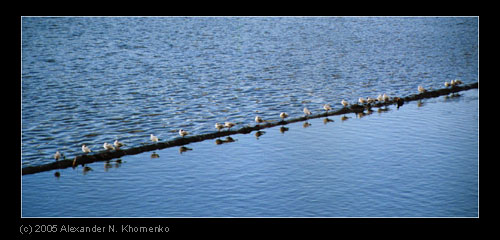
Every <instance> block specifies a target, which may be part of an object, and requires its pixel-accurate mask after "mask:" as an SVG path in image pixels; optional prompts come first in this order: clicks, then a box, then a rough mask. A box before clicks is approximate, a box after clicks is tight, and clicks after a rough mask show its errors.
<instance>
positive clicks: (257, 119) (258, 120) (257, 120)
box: [255, 116, 264, 123]
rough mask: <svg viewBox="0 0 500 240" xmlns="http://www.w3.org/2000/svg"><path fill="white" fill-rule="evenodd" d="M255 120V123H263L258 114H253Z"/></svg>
mask: <svg viewBox="0 0 500 240" xmlns="http://www.w3.org/2000/svg"><path fill="white" fill-rule="evenodd" d="M255 122H257V123H263V122H264V120H262V118H261V117H259V116H255Z"/></svg>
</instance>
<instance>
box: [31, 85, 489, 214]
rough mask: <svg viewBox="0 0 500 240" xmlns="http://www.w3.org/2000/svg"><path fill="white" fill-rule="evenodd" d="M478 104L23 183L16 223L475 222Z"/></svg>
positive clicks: (376, 114) (131, 159)
mask: <svg viewBox="0 0 500 240" xmlns="http://www.w3.org/2000/svg"><path fill="white" fill-rule="evenodd" d="M478 101H479V98H478V90H477V89H473V90H469V91H465V92H461V93H460V95H454V96H447V97H439V98H433V99H427V100H424V101H421V102H410V103H406V104H405V105H403V106H402V107H401V108H400V109H396V108H395V106H391V107H389V108H387V109H380V110H379V109H376V108H374V109H373V112H371V113H368V112H365V113H366V115H364V116H356V115H355V114H348V115H346V116H345V117H348V118H347V119H346V120H343V118H342V117H343V116H335V117H330V118H329V119H331V120H333V122H326V124H325V123H324V119H312V120H309V121H308V123H310V124H311V125H310V126H308V127H304V122H299V123H294V124H289V125H286V128H288V130H287V131H283V133H282V131H280V128H279V127H275V128H269V129H265V130H264V131H262V132H261V133H262V135H260V136H258V135H256V132H252V133H250V134H237V135H233V136H231V137H232V138H233V140H234V141H233V142H226V143H223V144H220V145H217V144H216V143H215V141H214V140H207V141H204V142H198V143H193V144H189V145H187V146H186V147H187V148H189V149H192V150H189V151H186V152H181V151H179V150H180V149H179V148H177V147H175V148H167V149H163V150H160V151H156V152H146V153H142V154H138V155H131V156H125V157H123V158H121V159H119V160H118V159H115V160H112V161H110V162H106V163H105V162H98V163H93V164H89V165H88V166H87V167H90V168H91V169H92V170H89V171H86V170H84V168H83V167H82V166H78V167H77V168H75V169H71V168H68V169H64V170H58V171H59V172H60V177H55V176H54V174H55V172H56V171H49V172H42V173H38V174H32V175H25V176H23V177H22V216H24V217H31V216H35V217H51V216H56V217H477V216H478V194H479V192H478V163H479V159H478V116H479V115H478ZM221 140H226V138H223V139H221Z"/></svg>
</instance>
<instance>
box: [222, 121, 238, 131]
mask: <svg viewBox="0 0 500 240" xmlns="http://www.w3.org/2000/svg"><path fill="white" fill-rule="evenodd" d="M235 125H236V124H234V123H232V122H225V123H224V127H227V130H228V131H229V130H231V128H232V127H234V126H235Z"/></svg>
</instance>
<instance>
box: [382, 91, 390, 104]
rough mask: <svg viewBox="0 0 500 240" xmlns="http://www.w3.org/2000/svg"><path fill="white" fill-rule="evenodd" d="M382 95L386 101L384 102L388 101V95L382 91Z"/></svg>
mask: <svg viewBox="0 0 500 240" xmlns="http://www.w3.org/2000/svg"><path fill="white" fill-rule="evenodd" d="M382 97H383V98H384V101H386V102H387V101H389V95H387V94H385V93H384V95H382Z"/></svg>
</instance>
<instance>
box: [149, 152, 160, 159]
mask: <svg viewBox="0 0 500 240" xmlns="http://www.w3.org/2000/svg"><path fill="white" fill-rule="evenodd" d="M153 158H160V154H158V153H156V152H153V153H151V159H153Z"/></svg>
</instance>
